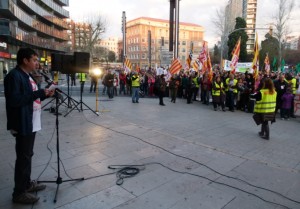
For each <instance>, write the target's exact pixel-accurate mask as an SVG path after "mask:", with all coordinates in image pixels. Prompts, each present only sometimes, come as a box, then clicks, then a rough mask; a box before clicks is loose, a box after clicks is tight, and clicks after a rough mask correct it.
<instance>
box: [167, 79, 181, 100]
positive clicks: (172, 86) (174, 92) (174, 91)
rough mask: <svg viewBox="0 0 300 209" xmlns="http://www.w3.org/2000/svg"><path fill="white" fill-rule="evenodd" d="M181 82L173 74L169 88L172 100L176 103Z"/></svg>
mask: <svg viewBox="0 0 300 209" xmlns="http://www.w3.org/2000/svg"><path fill="white" fill-rule="evenodd" d="M179 84H180V82H179V81H178V80H177V79H176V75H175V74H174V75H172V77H171V80H170V84H169V88H170V91H171V102H173V103H175V102H176V97H177V90H178V87H179Z"/></svg>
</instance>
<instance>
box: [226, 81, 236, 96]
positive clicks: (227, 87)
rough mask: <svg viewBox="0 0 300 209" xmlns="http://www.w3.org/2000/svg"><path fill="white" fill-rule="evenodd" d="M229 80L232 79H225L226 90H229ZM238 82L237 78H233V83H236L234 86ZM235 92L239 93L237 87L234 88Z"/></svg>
mask: <svg viewBox="0 0 300 209" xmlns="http://www.w3.org/2000/svg"><path fill="white" fill-rule="evenodd" d="M229 81H230V79H229V78H227V79H226V81H225V82H226V89H225V91H228V90H229V86H228V85H229ZM237 82H238V81H237V80H236V79H233V85H234V86H236V84H237ZM233 93H236V94H237V88H235V89H233Z"/></svg>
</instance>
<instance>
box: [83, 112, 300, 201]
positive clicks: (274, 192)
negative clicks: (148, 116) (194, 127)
mask: <svg viewBox="0 0 300 209" xmlns="http://www.w3.org/2000/svg"><path fill="white" fill-rule="evenodd" d="M83 116H84V117H85V119H86V121H87V122H89V123H92V124H94V125H96V126H99V127H102V128H104V129H107V130H110V131H113V132H115V133H119V134H122V135H125V136H129V137H132V138H135V139H138V140H140V141H142V142H144V143H146V144H149V145H151V146H153V147H156V148H159V149H161V150H163V151H165V152H167V153H169V154H171V155H174V156H176V157H179V158H182V159H186V160H189V161H191V162H194V163H196V164H198V165H201V166H204V167H205V168H207V169H209V170H211V171H213V172H215V173H217V174H219V175H221V176H223V177H227V178H230V179H234V180H237V181H240V182H243V183H245V184H247V185H249V186H252V187H255V188H258V189H261V190H264V191H268V192H271V193H273V194H276V195H278V196H281V197H282V198H285V199H287V200H289V201H291V202H294V203H297V204H300V201H297V200H293V199H291V198H289V197H287V196H285V195H283V194H281V193H279V192H276V191H273V190H270V189H267V188H264V187H260V186H256V185H254V184H251V183H249V182H247V181H245V180H243V179H240V178H237V177H232V176H228V175H226V174H223V173H220V172H219V171H217V170H215V169H213V168H211V167H209V166H207V165H205V164H203V163H201V162H198V161H196V160H193V159H191V158H188V157H184V156H181V155H178V154H176V153H173V152H171V151H169V150H167V149H165V148H163V147H160V146H158V145H156V144H152V143H150V142H147V141H145V140H143V139H142V138H139V137H136V136H133V135H130V134H126V133H123V132H121V131H117V130H113V129H111V128H108V127H105V126H102V125H100V124H97V123H95V122H93V121H90V120H88V119H87V118H86V116H85V115H84V114H83ZM254 196H255V195H254Z"/></svg>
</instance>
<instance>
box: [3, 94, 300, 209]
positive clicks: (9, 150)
mask: <svg viewBox="0 0 300 209" xmlns="http://www.w3.org/2000/svg"><path fill="white" fill-rule="evenodd" d="M84 99H85V102H86V103H87V104H88V105H89V106H90V107H92V108H94V101H95V100H94V98H92V97H90V98H84ZM130 101H131V100H130V98H129V97H115V98H114V99H113V100H106V101H104V100H103V101H102V102H100V113H101V114H100V116H96V115H95V114H94V113H92V112H91V111H89V110H85V111H83V113H82V112H78V111H73V112H72V113H70V114H69V115H68V116H67V117H63V116H59V145H60V159H61V164H60V165H61V167H60V168H61V177H62V178H63V180H68V179H70V178H81V177H84V178H86V180H84V181H71V182H64V183H62V184H60V185H59V190H58V197H57V202H56V203H53V197H54V193H55V190H56V186H57V185H56V184H55V183H52V184H47V188H46V190H45V191H42V192H39V193H38V194H37V195H38V196H40V198H41V199H40V201H39V202H38V203H37V204H35V205H33V206H31V205H30V206H23V205H17V204H13V203H12V202H11V192H12V188H13V171H14V170H13V167H14V160H15V153H14V139H13V137H11V136H10V134H9V132H8V131H6V116H5V104H4V99H3V98H0V105H1V107H2V108H1V109H0V115H1V116H0V117H1V118H2V120H0V123H1V126H0V127H1V128H0V129H1V130H0V131H1V135H0V157H1V159H2V162H1V163H0V177H1V178H0V183H1V184H0V194H1V196H0V208H8V209H18V208H28V209H29V208H37V209H39V208H41V209H42V208H58V209H73V208H74V209H76V208H78V209H79V208H85V209H94V208H101V209H111V208H118V209H121V208H122V209H125V208H138V209H139V208H141V209H148V208H149V209H156V208H160V209H183V208H192V209H198V208H200V209H201V208H203V209H208V208H211V209H219V208H220V209H221V208H223V209H231V208H232V209H234V208H235V209H236V208H242V209H254V208H267V209H269V208H270V209H271V208H283V207H279V206H276V205H274V204H271V203H267V202H265V201H263V200H261V199H259V198H258V197H255V196H253V195H250V194H249V193H253V194H255V195H258V196H259V197H260V198H263V199H265V200H267V201H272V202H276V203H279V204H282V205H285V206H287V207H288V208H300V204H297V203H294V202H292V201H290V200H287V199H286V198H284V197H282V196H280V195H278V194H274V193H272V192H270V191H266V190H263V189H259V188H255V187H252V186H249V185H247V184H245V183H243V182H241V181H238V180H235V179H233V178H227V177H224V176H222V175H221V174H226V175H228V176H231V177H237V178H239V179H242V180H245V181H247V182H249V183H251V184H253V185H257V186H259V187H263V188H267V189H269V190H273V191H275V192H278V193H281V194H283V195H285V196H288V197H290V198H292V199H294V200H297V201H300V198H299V197H300V174H299V171H300V146H299V144H300V137H299V133H298V131H299V130H298V129H299V122H298V121H297V120H291V121H277V123H275V124H273V125H272V126H271V140H270V141H265V140H262V139H260V138H258V137H257V132H258V130H259V127H257V126H255V125H254V122H253V121H252V119H251V114H247V113H243V112H235V113H230V112H225V113H223V112H219V111H217V112H214V111H212V107H211V106H204V105H202V104H201V103H199V102H194V103H193V104H191V105H187V104H186V101H185V100H180V99H179V100H178V101H177V103H176V104H173V103H168V99H167V98H165V101H166V104H167V106H165V107H162V106H159V105H158V100H157V99H148V98H145V99H140V103H139V104H133V103H131V102H130ZM101 110H106V111H102V112H101ZM60 111H61V112H62V113H65V112H66V111H67V109H65V108H61V110H60ZM42 117H43V119H42V121H43V129H42V131H40V132H38V134H37V137H36V144H35V149H34V152H35V155H34V158H33V171H32V176H33V178H39V180H54V181H55V180H56V178H57V156H56V133H55V116H54V115H52V114H50V113H49V112H43V114H42ZM160 147H161V148H160ZM50 150H51V152H50ZM189 159H191V160H189ZM157 163H160V164H157ZM119 164H137V165H140V164H147V165H146V166H145V168H144V169H142V170H140V173H139V174H138V175H137V176H135V177H133V178H128V179H124V183H123V184H122V185H121V186H118V185H116V180H117V178H116V175H115V174H112V175H105V176H101V175H103V174H107V173H111V172H114V171H113V170H110V169H108V168H107V167H108V166H109V165H119ZM164 166H166V167H164ZM167 167H169V168H171V169H173V171H172V170H170V169H168V168H167ZM140 168H142V167H140ZM209 168H212V169H214V170H215V171H217V172H218V173H216V172H215V171H214V170H211V169H209ZM174 171H179V172H180V173H178V172H174ZM190 174H192V175H190ZM197 175H199V176H202V177H203V178H200V177H199V176H197ZM97 176H99V177H97ZM100 176H101V177H100ZM208 179H210V180H208ZM217 182H219V183H221V184H218V183H217ZM222 184H229V185H230V186H232V187H236V188H239V189H241V190H245V191H246V193H245V192H242V191H240V190H237V189H234V188H232V187H228V186H225V185H222ZM247 192H248V193H247Z"/></svg>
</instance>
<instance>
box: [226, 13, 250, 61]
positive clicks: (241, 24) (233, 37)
mask: <svg viewBox="0 0 300 209" xmlns="http://www.w3.org/2000/svg"><path fill="white" fill-rule="evenodd" d="M235 21H236V24H235V28H234V29H235V30H237V29H239V28H246V27H247V24H246V21H245V20H244V19H243V18H241V17H237V18H236V19H235ZM239 37H241V50H240V57H239V62H246V61H249V60H247V45H246V43H247V41H248V35H247V33H246V31H245V30H237V31H235V32H233V33H231V34H230V35H229V37H228V42H227V46H228V59H231V58H232V51H233V49H234V47H235V44H236V43H237V41H238V39H239Z"/></svg>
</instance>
